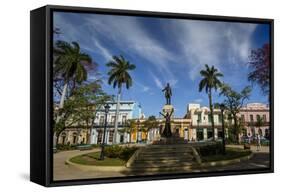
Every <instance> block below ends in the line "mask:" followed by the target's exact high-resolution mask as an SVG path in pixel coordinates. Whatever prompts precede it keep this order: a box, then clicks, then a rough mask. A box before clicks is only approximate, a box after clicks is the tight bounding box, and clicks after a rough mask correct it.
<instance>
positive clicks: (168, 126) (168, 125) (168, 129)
mask: <svg viewBox="0 0 281 192" xmlns="http://www.w3.org/2000/svg"><path fill="white" fill-rule="evenodd" d="M173 112H174V109H172V111H171V112H170V113H168V112H167V113H166V114H163V113H161V112H160V115H162V116H163V117H164V118H165V128H164V131H163V133H162V135H163V136H164V137H171V136H172V131H171V116H172V114H173Z"/></svg>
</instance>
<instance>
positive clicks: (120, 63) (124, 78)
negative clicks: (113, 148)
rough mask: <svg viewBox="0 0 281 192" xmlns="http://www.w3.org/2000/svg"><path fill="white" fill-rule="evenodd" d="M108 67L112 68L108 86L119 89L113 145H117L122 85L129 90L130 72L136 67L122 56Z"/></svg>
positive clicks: (115, 58) (130, 83) (114, 57)
mask: <svg viewBox="0 0 281 192" xmlns="http://www.w3.org/2000/svg"><path fill="white" fill-rule="evenodd" d="M106 66H107V67H109V68H110V70H109V72H108V75H109V78H108V84H109V85H111V84H112V85H113V88H116V87H117V88H118V92H117V105H116V115H115V117H116V119H115V124H114V137H113V143H114V144H116V143H117V131H118V116H119V108H120V97H121V92H122V85H123V84H125V86H126V88H127V89H129V88H130V87H131V86H132V84H133V80H132V77H131V75H130V73H129V71H131V70H134V69H135V68H136V66H135V65H134V64H131V63H130V62H129V61H127V60H126V59H125V58H124V57H123V56H122V55H120V56H119V57H118V56H113V57H112V60H111V61H110V62H109V63H107V64H106Z"/></svg>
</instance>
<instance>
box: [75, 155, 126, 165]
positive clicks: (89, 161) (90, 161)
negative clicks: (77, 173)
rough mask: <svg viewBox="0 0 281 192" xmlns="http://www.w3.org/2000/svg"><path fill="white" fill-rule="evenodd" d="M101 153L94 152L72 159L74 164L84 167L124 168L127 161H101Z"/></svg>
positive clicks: (109, 159) (107, 159) (113, 159)
mask: <svg viewBox="0 0 281 192" xmlns="http://www.w3.org/2000/svg"><path fill="white" fill-rule="evenodd" d="M99 157H100V152H93V153H88V154H83V155H79V156H76V157H73V158H71V159H70V161H71V162H73V163H78V164H83V165H96V166H124V165H125V163H126V161H124V160H122V159H120V158H108V157H105V158H104V160H99Z"/></svg>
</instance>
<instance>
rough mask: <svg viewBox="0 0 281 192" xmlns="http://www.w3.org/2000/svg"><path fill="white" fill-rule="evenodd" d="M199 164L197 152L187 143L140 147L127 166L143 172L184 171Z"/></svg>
mask: <svg viewBox="0 0 281 192" xmlns="http://www.w3.org/2000/svg"><path fill="white" fill-rule="evenodd" d="M194 164H197V161H196V152H194V149H193V148H192V147H191V146H189V145H187V144H165V145H162V144H159V145H148V146H146V147H143V148H142V149H140V150H139V151H138V152H137V153H136V154H135V156H134V157H133V160H131V161H130V162H129V163H128V164H127V167H130V169H131V170H132V171H136V172H143V173H147V172H149V173H155V172H164V173H165V172H169V173H171V172H182V171H185V170H190V168H191V166H192V165H194Z"/></svg>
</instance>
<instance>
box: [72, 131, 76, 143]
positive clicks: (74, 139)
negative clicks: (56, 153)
mask: <svg viewBox="0 0 281 192" xmlns="http://www.w3.org/2000/svg"><path fill="white" fill-rule="evenodd" d="M76 142H77V133H73V140H72V143H73V144H76Z"/></svg>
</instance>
